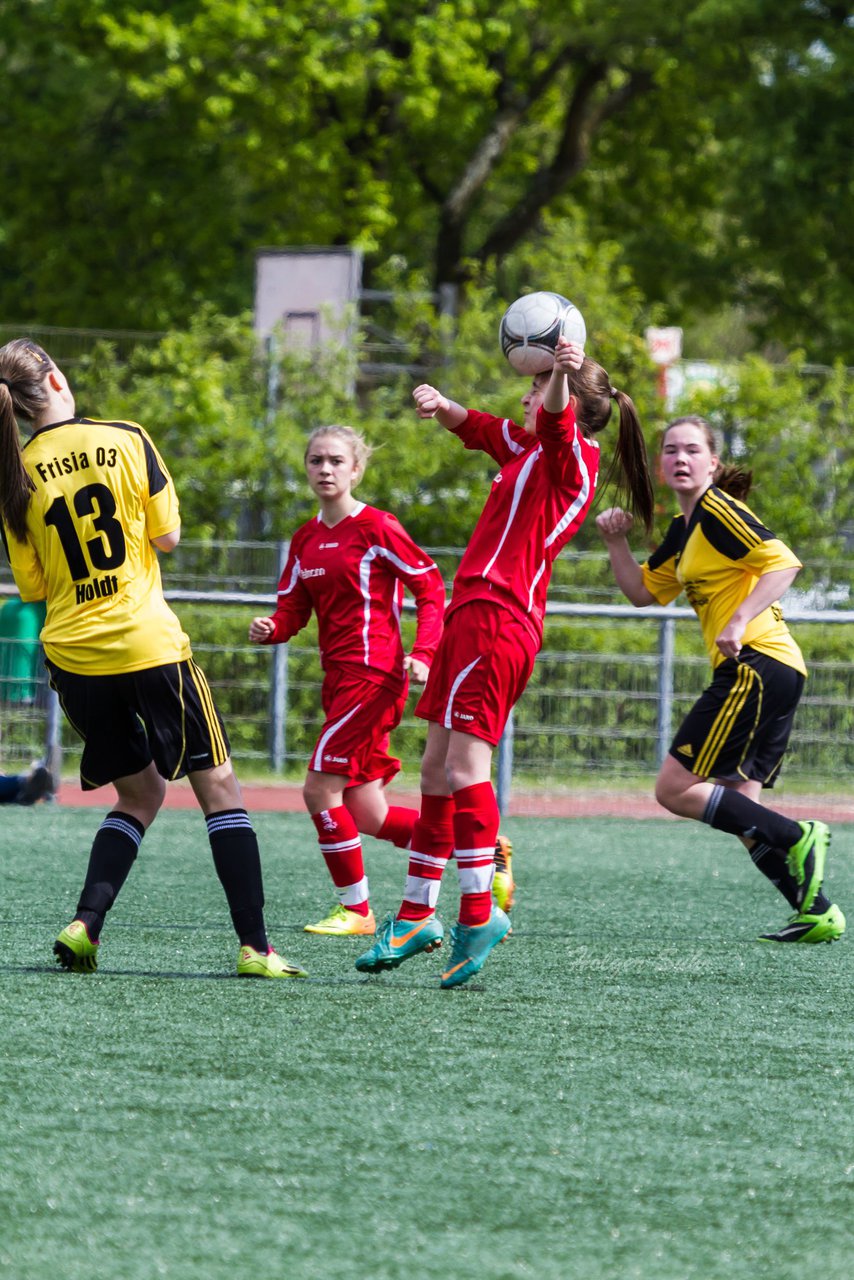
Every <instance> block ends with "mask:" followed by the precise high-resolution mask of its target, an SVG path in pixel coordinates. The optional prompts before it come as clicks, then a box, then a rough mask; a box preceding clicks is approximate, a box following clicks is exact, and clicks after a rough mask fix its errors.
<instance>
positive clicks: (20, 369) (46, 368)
mask: <svg viewBox="0 0 854 1280" xmlns="http://www.w3.org/2000/svg"><path fill="white" fill-rule="evenodd" d="M52 367H53V365H52V363H51V359H50V356H49V355H48V354H47V352H46V351H43V350H42V349H41V347H39V346H36V344H35V343H34V342H29V341H27V339H26V338H15V339H14V340H13V341H12V342H7V343H6V345H5V347H0V517H2V519H3V520H5V522H6V524H7V526H8V528H9V530H10V532H11V533H12V534H13V535H14V536H15V537H16V538H17V540H18V541H19V542H25V541H26V537H27V511H28V509H29V505H30V494H31V493H33V491H34V490H35V485H34V484H33V482H32V480H31V479H30V476H29V473H28V471H27V469H26V467H25V466H24V456H23V453H22V452H21V435H20V432H19V430H18V417H21V418H23V419H25V420H26V421H32V420H33V419H34V418H35V417H37V416H38V414H39V412H40V411H41V410H42V409H43V408H44V406H45V404H46V402H47V396H46V395H45V390H44V381H45V378H46V377H47V375H48V374H49V373H50V370H51V369H52Z"/></svg>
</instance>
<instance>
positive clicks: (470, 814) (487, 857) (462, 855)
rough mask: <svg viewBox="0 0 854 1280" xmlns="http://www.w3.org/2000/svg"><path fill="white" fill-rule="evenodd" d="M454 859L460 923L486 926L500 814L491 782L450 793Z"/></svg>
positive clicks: (489, 912)
mask: <svg viewBox="0 0 854 1280" xmlns="http://www.w3.org/2000/svg"><path fill="white" fill-rule="evenodd" d="M453 799H454V857H455V858H456V860H457V872H458V874H459V877H460V924H464V925H479V924H486V922H487V920H488V919H489V917H490V914H491V912H492V879H493V876H494V875H495V839H496V836H497V835H498V826H499V821H500V815H499V812H498V801H497V800H496V799H495V792H494V791H493V789H492V783H491V782H476V783H475V784H474V785H473V786H471V787H462V788H461V789H460V790H459V791H455V792H454V797H453Z"/></svg>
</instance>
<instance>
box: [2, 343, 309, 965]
mask: <svg viewBox="0 0 854 1280" xmlns="http://www.w3.org/2000/svg"><path fill="white" fill-rule="evenodd" d="M17 420H21V421H22V422H24V423H25V424H27V425H28V426H29V427H30V428H31V431H32V434H31V436H30V439H29V441H28V442H27V444H26V445H25V446H24V447H23V449H22V448H21V442H20V437H19V434H18V425H17ZM0 516H2V533H3V539H4V542H5V545H6V549H7V552H8V555H9V561H10V564H11V566H12V572H13V574H14V576H15V582H16V584H17V587H18V590H19V592H20V594H21V598H22V599H23V600H46V601H47V618H46V621H45V625H44V627H43V629H42V632H41V641H42V644H43V645H44V650H45V655H46V664H47V668H48V671H49V673H50V681H51V685H52V686H53V688H54V689H55V690H56V691H57V693H58V695H59V700H60V703H61V705H62V709H63V711H64V713H65V715H66V717H67V719H68V721H69V722H70V724H71V725H72V727H73V728H74V729H75V731H76V732H77V733H78V734H79V735H80V737H81V738H82V739H83V744H84V745H83V754H82V758H81V763H80V778H81V782H82V785H83V787H84V788H85V789H87V790H91V789H94V788H96V787H101V786H104V785H105V784H106V783H110V782H111V783H112V784H113V786H114V787H115V789H116V793H117V797H118V799H117V804H116V807H115V808H114V809H113V810H112V811H111V812H110V813H109V814H108V815H107V817H106V818H105V819H104V821H103V822H102V824H101V826H100V828H99V830H98V832H97V834H96V836H95V840H94V843H93V845H92V850H91V853H90V857H89V865H88V869H87V872H86V878H85V882H84V885H83V890H82V892H81V894H80V899H79V902H78V906H77V912H76V915H75V918H74V920H73V921H72V922H71V923H70V924H69V925H68V926H67V927H66V928H64V929H63V930H62V932H61V933H60V935H59V937H58V938H57V941H56V944H55V946H54V952H55V954H56V958H57V960H58V962H59V964H60V965H61V966H62V967H63V968H65V969H69V970H72V971H74V972H91V971H92V970H94V969H95V968H96V966H97V960H98V944H99V939H100V934H101V928H102V926H103V923H104V918H105V916H106V914H107V912H108V911H109V909H110V907H111V906H112V905H113V902H114V901H115V899H116V896H117V894H118V893H119V890H120V889H121V887H122V885H123V884H124V882H125V879H126V878H127V875H128V873H129V872H130V869H131V866H132V865H133V862H134V859H135V858H136V855H137V852H138V850H139V846H140V843H141V841H142V837H143V835H144V834H145V832H146V830H147V829H148V827H150V825H151V823H152V822H153V821H154V819H155V817H156V816H157V813H158V811H159V809H160V806H161V805H162V803H163V799H164V796H165V792H166V781H165V780H171V779H173V778H181V777H185V776H186V777H187V778H189V780H190V784H191V786H192V788H193V791H194V792H195V795H196V799H197V800H198V802H199V805H200V807H201V809H202V812H203V813H204V815H205V821H206V824H207V831H208V837H209V840H210V846H211V852H212V854H213V859H214V865H215V867H216V871H217V874H218V876H219V879H220V882H221V883H222V886H223V889H224V890H225V895H226V898H227V900H228V905H229V909H230V912H231V918H232V921H233V924H234V927H235V930H236V932H237V935H238V938H239V940H240V951H239V954H238V961H237V972H238V974H239V975H240V976H245V977H263V978H284V977H304V976H305V974H304V972H303V970H301V969H299V968H298V967H297V966H295V965H291V964H288V963H287V961H285V960H284V958H283V957H280V956H278V955H277V954H276V952H275V951H274V950H273V949H272V948H271V947H270V945H269V942H268V939H267V933H266V928H265V924H264V912H263V906H264V893H263V885H262V876H261V861H260V857H259V853H258V842H257V839H256V836H255V832H254V830H253V828H252V824H251V822H250V820H249V817H248V815H247V813H246V810H245V809H244V807H243V800H242V797H241V793H240V787H239V785H238V782H237V779H236V777H235V774H234V770H233V768H232V764H231V759H230V754H229V743H228V737H227V735H226V732H225V728H224V726H223V723H222V720H221V718H220V715H219V712H218V711H217V708H216V706H215V704H214V701H213V698H212V696H211V692H210V689H209V687H208V684H207V681H206V679H205V677H204V673H203V672H202V671H201V669H200V668H199V667H198V666H197V665H196V664H195V662H194V661H193V657H192V651H191V648H190V641H189V639H188V637H187V636H186V635H185V634H184V631H183V630H182V628H181V624H180V622H179V621H178V618H177V617H176V616H175V614H174V613H173V612H172V610H171V609H170V608H169V606H168V604H167V603H166V600H165V599H164V596H163V590H162V586H161V581H160V567H159V564H158V560H157V555H156V553H155V547H156V548H158V549H159V550H160V551H164V552H167V551H172V550H173V549H174V548H175V547H176V546H177V545H178V541H179V538H180V530H181V521H180V516H179V513H178V499H177V495H176V493H175V488H174V486H173V483H172V479H171V477H170V475H169V473H168V471H167V470H166V467H165V465H164V463H163V460H162V458H161V457H160V455H159V453H158V452H157V449H156V448H155V446H154V444H153V443H152V441H151V439H150V438H149V436H148V435H147V433H146V432H145V431H144V430H143V429H142V427H140V426H138V425H137V424H136V423H134V422H124V421H98V420H96V419H92V418H81V417H78V416H77V415H76V413H75V404H74V396H73V395H72V392H71V389H70V387H69V385H68V381H67V379H66V377H65V375H64V374H63V372H62V370H61V369H59V368H58V367H57V365H56V364H55V363H54V362H53V360H52V359H51V358H50V356H49V355H48V354H47V352H46V351H44V350H42V348H41V347H39V346H37V345H36V344H35V343H33V342H29V341H27V340H26V339H16V340H15V341H13V342H9V343H7V344H6V346H4V347H2V348H0Z"/></svg>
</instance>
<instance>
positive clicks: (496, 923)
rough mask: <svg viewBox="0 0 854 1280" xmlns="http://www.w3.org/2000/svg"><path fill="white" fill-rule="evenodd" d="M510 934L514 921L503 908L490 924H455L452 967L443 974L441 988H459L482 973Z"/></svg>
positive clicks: (493, 912)
mask: <svg viewBox="0 0 854 1280" xmlns="http://www.w3.org/2000/svg"><path fill="white" fill-rule="evenodd" d="M509 932H510V921H509V919H508V917H507V916H506V915H505V914H504V912H503V911H502V910H501V908H500V907H495V906H494V907H493V908H492V915H491V916H490V917H489V919H488V920H487V922H486V924H478V925H466V924H455V925H454V927H453V929H452V930H451V938H452V940H453V944H454V946H453V950H452V951H451V963H450V965H449V966H448V968H447V969H446V970H445V972H444V973H443V974H442V981H441V984H440V985H441V986H443V987H459V986H461V985H462V984H463V983H464V982H468V980H469V978H472V977H474V975H475V974H476V973H479V972H480V970H481V969H482V968H483V966H484V964H485V963H486V958H487V956H488V955H489V953H490V951H491V950H492V948H493V947H494V946H497V944H498V943H499V942H503V941H504V939H505V938H506V937H507V935H508V933H509Z"/></svg>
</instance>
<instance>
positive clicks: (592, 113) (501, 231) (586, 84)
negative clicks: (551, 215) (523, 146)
mask: <svg viewBox="0 0 854 1280" xmlns="http://www.w3.org/2000/svg"><path fill="white" fill-rule="evenodd" d="M607 71H608V68H607V66H606V65H605V64H604V63H590V64H589V65H588V66H587V67H586V69H585V70H584V72H583V73H582V75H581V78H580V79H579V81H578V84H577V86H576V89H575V93H574V94H573V96H572V99H571V101H570V102H569V105H568V107H567V111H566V115H565V117H564V126H563V129H562V131H561V136H560V140H559V142H558V146H557V148H556V150H555V154H554V157H553V158H552V160H551V162H550V163H549V164H547V165H543V166H542V167H541V168H540V169H538V170H537V172H536V173H535V174H534V176H533V177H532V178H531V181H530V182H529V184H528V187H527V189H526V190H525V192H524V193H523V194H522V196H521V197H520V199H519V200H518V201H517V203H516V204H515V206H514V207H513V208H512V209H510V210H508V212H507V213H506V214H505V215H504V217H503V218H502V219H501V220H500V221H499V222H498V223H497V224H496V225H495V226H494V227H493V228H492V230H491V231H490V232H489V234H488V235H487V236H486V238H485V239H484V241H483V244H482V245H481V246H480V248H479V249H477V250H475V251H474V253H473V254H472V255H471V256H472V257H473V258H474V259H475V260H476V261H478V262H484V261H485V260H486V259H487V258H491V257H501V256H502V255H504V254H506V253H508V252H509V251H510V250H511V249H512V248H513V247H514V246H515V245H516V244H517V243H518V242H519V240H520V239H521V238H522V237H523V236H524V235H525V234H526V233H527V232H528V231H529V230H530V228H531V226H532V224H533V223H535V222H536V220H537V217H538V216H539V214H540V212H541V210H542V209H543V208H544V206H545V205H546V204H548V202H549V201H550V200H552V199H553V198H554V197H555V196H556V195H558V194H559V193H560V192H562V191H564V190H565V189H566V188H567V187H568V186H569V184H570V183H571V182H572V180H573V178H575V177H577V175H578V174H579V173H580V172H581V171H582V170H583V169H584V168H585V166H586V165H587V163H588V160H589V158H590V143H591V140H592V138H593V137H594V135H595V133H596V131H597V130H598V129H599V128H600V127H601V125H602V124H603V122H604V121H605V120H607V119H609V118H610V117H611V116H613V115H616V114H617V113H618V112H619V111H621V110H622V109H623V108H624V107H625V106H626V104H627V103H628V102H630V101H631V100H632V99H633V98H635V97H638V96H639V95H640V94H642V93H646V92H648V91H649V89H650V87H651V85H652V76H651V75H650V73H649V72H646V71H640V72H633V73H632V74H631V75H629V77H628V78H627V80H626V81H625V83H624V84H622V85H621V86H620V87H619V88H618V89H615V90H614V92H613V93H610V94H609V95H608V96H607V97H606V98H604V99H603V100H602V101H601V102H598V103H597V102H596V101H595V100H594V93H595V90H596V89H597V88H598V87H599V85H600V84H601V83H602V81H603V80H604V78H605V76H606V74H607Z"/></svg>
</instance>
